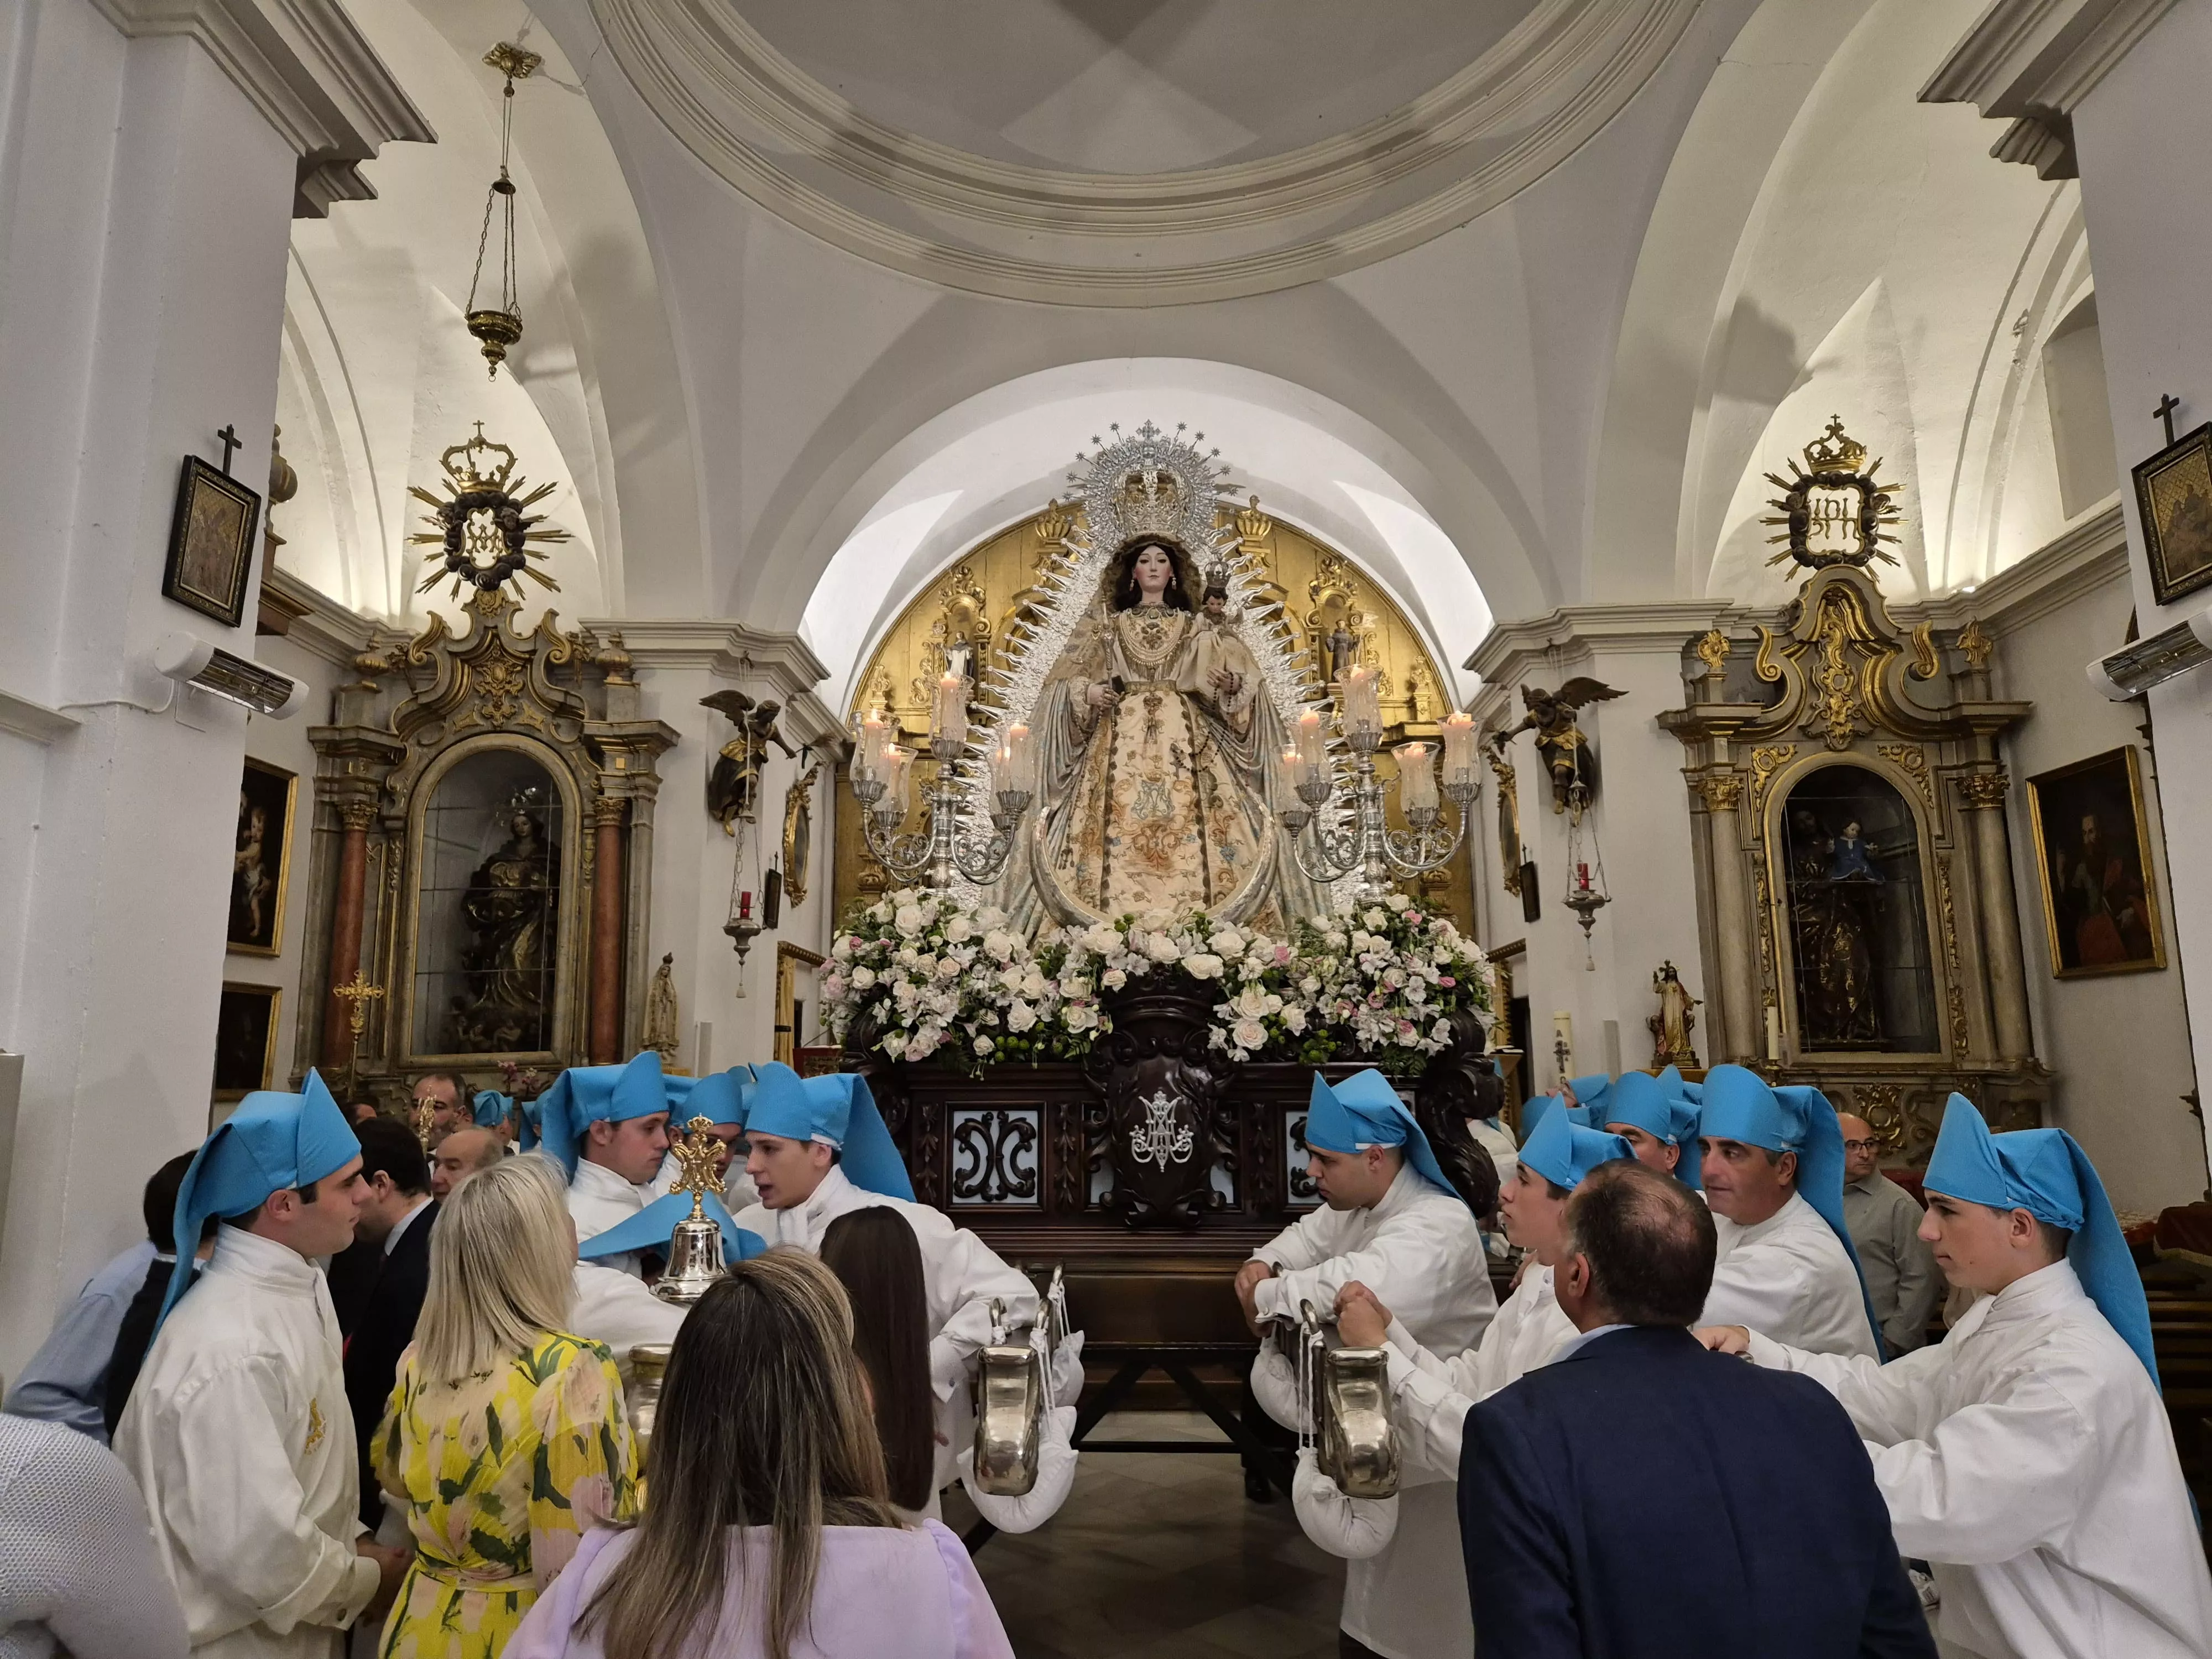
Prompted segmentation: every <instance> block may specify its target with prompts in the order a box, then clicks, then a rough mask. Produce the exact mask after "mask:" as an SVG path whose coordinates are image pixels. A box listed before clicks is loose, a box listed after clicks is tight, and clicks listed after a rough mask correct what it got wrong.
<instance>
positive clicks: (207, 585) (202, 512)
mask: <svg viewBox="0 0 2212 1659" xmlns="http://www.w3.org/2000/svg"><path fill="white" fill-rule="evenodd" d="M260 515H261V497H260V496H259V495H256V494H255V493H254V492H253V490H252V489H250V488H248V487H247V486H246V485H245V484H243V483H240V482H239V481H238V480H237V479H236V478H234V477H231V476H230V475H229V474H228V473H226V472H220V471H216V469H215V468H214V467H211V466H210V465H208V464H207V463H206V462H205V461H204V460H202V459H200V458H199V457H198V456H197V455H187V456H185V470H184V475H183V477H181V478H180V479H179V481H178V483H177V513H176V517H175V518H174V519H173V520H171V522H170V526H169V562H168V563H167V566H166V567H164V568H163V569H162V572H161V593H162V597H164V598H165V599H174V600H175V601H176V602H177V603H178V604H179V605H185V606H187V607H189V608H190V609H191V610H194V611H198V612H199V613H200V614H201V615H202V616H204V617H214V618H215V619H216V621H217V622H219V623H222V625H223V626H224V627H226V628H235V627H237V626H238V624H239V621H240V618H241V617H244V616H245V615H246V582H247V580H249V579H250V578H251V577H252V574H253V526H254V525H255V523H256V522H257V521H258V520H259V518H260Z"/></svg>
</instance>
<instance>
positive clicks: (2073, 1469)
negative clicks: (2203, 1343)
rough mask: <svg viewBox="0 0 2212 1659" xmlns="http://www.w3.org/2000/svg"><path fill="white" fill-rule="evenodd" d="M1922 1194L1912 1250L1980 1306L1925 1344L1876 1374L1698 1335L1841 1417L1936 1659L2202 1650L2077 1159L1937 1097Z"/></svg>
mask: <svg viewBox="0 0 2212 1659" xmlns="http://www.w3.org/2000/svg"><path fill="white" fill-rule="evenodd" d="M1926 1190H1927V1193H1928V1199H1929V1208H1928V1214H1927V1216H1926V1218H1924V1219H1923V1222H1922V1224H1921V1237H1923V1238H1924V1239H1926V1240H1927V1241H1928V1242H1929V1243H1930V1244H1932V1245H1933V1246H1934V1247H1935V1250H1936V1263H1937V1265H1938V1266H1939V1267H1942V1270H1943V1274H1944V1277H1945V1278H1946V1279H1948V1280H1950V1282H1951V1283H1952V1284H1954V1285H1963V1286H1966V1287H1968V1288H1970V1289H1972V1290H1975V1291H1980V1292H1982V1293H1983V1295H1982V1299H1981V1300H1980V1301H1978V1302H1977V1303H1976V1304H1974V1305H1973V1307H1972V1309H1971V1310H1969V1311H1968V1312H1967V1314H1966V1316H1965V1317H1964V1318H1962V1319H1961V1320H1960V1322H1958V1323H1957V1324H1956V1325H1954V1326H1953V1327H1952V1328H1951V1330H1950V1332H1949V1334H1948V1335H1947V1336H1946V1337H1945V1338H1944V1340H1942V1342H1941V1343H1939V1344H1937V1345H1936V1346H1935V1347H1932V1348H1921V1349H1917V1350H1915V1351H1914V1352H1911V1353H1908V1354H1906V1355H1905V1356H1904V1357H1903V1358H1899V1359H1898V1360H1896V1361H1895V1362H1893V1364H1887V1365H1878V1364H1875V1363H1874V1362H1873V1361H1871V1360H1869V1359H1866V1358H1841V1357H1838V1356H1836V1355H1832V1354H1816V1353H1808V1352H1804V1351H1803V1350H1802V1349H1796V1348H1791V1347H1786V1346H1784V1345H1782V1344H1780V1343H1778V1342H1775V1341H1773V1340H1770V1339H1768V1338H1766V1337H1764V1336H1761V1335H1758V1334H1754V1333H1752V1332H1749V1331H1747V1330H1745V1329H1743V1328H1741V1327H1735V1328H1723V1329H1709V1330H1705V1331H1702V1332H1700V1333H1699V1335H1700V1336H1701V1337H1702V1338H1703V1339H1704V1340H1705V1343H1706V1345H1707V1346H1711V1347H1715V1348H1718V1349H1721V1350H1723V1352H1730V1353H1746V1354H1748V1356H1749V1357H1750V1358H1752V1359H1753V1360H1754V1361H1755V1362H1757V1363H1758V1364H1762V1365H1766V1366H1769V1367H1771V1368H1774V1369H1778V1370H1793V1371H1801V1372H1802V1373H1804V1374H1805V1375H1807V1376H1810V1377H1812V1378H1814V1380H1815V1381H1816V1382H1818V1383H1820V1384H1821V1385H1822V1386H1823V1387H1825V1388H1826V1389H1828V1391H1829V1392H1830V1393H1832V1394H1833V1395H1835V1396H1836V1398H1837V1399H1838V1401H1841V1402H1842V1404H1843V1406H1844V1410H1846V1411H1848V1412H1849V1413H1850V1416H1851V1421H1852V1422H1853V1424H1854V1425H1857V1429H1858V1431H1859V1432H1860V1434H1862V1435H1863V1436H1864V1437H1865V1438H1866V1441H1867V1450H1868V1453H1869V1455H1871V1456H1872V1458H1873V1459H1874V1469H1875V1484H1876V1485H1877V1486H1880V1487H1881V1493H1882V1496H1883V1498H1885V1499H1886V1500H1887V1503H1888V1504H1889V1512H1890V1520H1891V1524H1892V1525H1893V1528H1895V1530H1896V1534H1897V1543H1898V1547H1899V1550H1901V1551H1902V1552H1903V1553H1905V1554H1906V1555H1908V1556H1911V1557H1916V1558H1919V1559H1925V1560H1926V1561H1927V1562H1928V1563H1929V1565H1930V1567H1931V1568H1932V1569H1933V1570H1934V1572H1935V1577H1936V1587H1937V1589H1938V1591H1939V1594H1940V1596H1941V1607H1940V1611H1939V1613H1938V1615H1937V1620H1936V1635H1937V1638H1938V1639H1939V1641H1940V1642H1941V1644H1942V1646H1943V1648H1944V1649H1945V1650H1946V1651H1947V1652H1948V1653H1951V1654H1961V1655H1968V1654H1970V1655H1976V1656H1980V1659H2203V1656H2204V1655H2206V1654H2212V1575H2208V1574H2207V1572H2206V1571H2205V1565H2204V1551H2203V1543H2202V1541H2201V1540H2200V1538H2199V1536H2198V1534H2197V1522H2196V1517H2195V1516H2194V1515H2193V1514H2192V1513H2191V1508H2190V1501H2189V1491H2188V1488H2187V1486H2185V1484H2184V1483H2183V1480H2182V1476H2181V1465H2180V1462H2179V1459H2178V1458H2177V1457H2176V1456H2175V1455H2174V1448H2173V1436H2172V1431H2171V1429H2170V1428H2169V1426H2168V1424H2167V1419H2166V1412H2165V1410H2164V1408H2163V1407H2162V1406H2161V1405H2160V1400H2159V1391H2158V1368H2157V1362H2156V1360H2155V1358H2154V1356H2153V1354H2152V1352H2151V1338H2150V1310H2149V1306H2148V1303H2147V1302H2146V1301H2145V1299H2144V1297H2143V1290H2142V1278H2141V1277H2140V1275H2139V1274H2138V1273H2136V1267H2135V1264H2134V1261H2132V1259H2131V1258H2130V1255H2129V1252H2128V1248H2127V1242H2126V1240H2125V1239H2124V1237H2122V1236H2121V1233H2120V1226H2119V1221H2118V1218H2117V1217H2115V1216H2114V1215H2113V1213H2112V1205H2111V1203H2110V1202H2109V1201H2108V1200H2106V1196H2105V1189H2104V1185H2103V1183H2102V1182H2100V1181H2099V1180H2098V1178H2097V1172H2096V1170H2095V1169H2094V1168H2093V1167H2092V1166H2091V1164H2090V1163H2089V1160H2088V1158H2087V1155H2086V1154H2084V1153H2083V1152H2082V1151H2081V1148H2080V1147H2079V1146H2076V1145H2075V1142H2074V1139H2073V1138H2072V1137H2071V1136H2070V1135H2069V1134H2067V1133H2065V1131H2063V1129H2025V1130H2021V1131H2018V1132H2016V1133H2011V1134H2002V1135H1992V1134H1991V1133H1990V1131H1989V1127H1988V1125H1987V1124H1985V1123H1984V1121H1982V1115H1981V1114H1980V1113H1979V1112H1978V1111H1977V1110H1975V1109H1974V1107H1973V1105H1972V1103H1970V1102H1968V1101H1967V1100H1966V1098H1965V1097H1962V1096H1960V1095H1953V1096H1952V1097H1951V1098H1950V1101H1949V1103H1948V1105H1947V1106H1946V1107H1945V1109H1944V1114H1943V1127H1942V1133H1940V1135H1939V1136H1938V1137H1937V1139H1936V1151H1935V1153H1934V1155H1933V1156H1932V1157H1931V1158H1929V1163H1928V1175H1927V1179H1926Z"/></svg>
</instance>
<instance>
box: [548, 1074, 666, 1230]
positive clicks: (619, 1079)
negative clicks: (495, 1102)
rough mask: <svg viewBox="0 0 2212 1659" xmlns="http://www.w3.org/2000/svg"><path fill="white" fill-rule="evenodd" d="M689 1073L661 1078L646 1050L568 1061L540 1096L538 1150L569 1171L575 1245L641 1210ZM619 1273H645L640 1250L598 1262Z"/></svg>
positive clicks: (570, 1205)
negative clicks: (610, 1062)
mask: <svg viewBox="0 0 2212 1659" xmlns="http://www.w3.org/2000/svg"><path fill="white" fill-rule="evenodd" d="M694 1086H695V1085H694V1083H693V1080H692V1079H690V1078H671V1077H664V1076H663V1075H662V1074H661V1070H660V1056H659V1054H656V1053H655V1052H654V1051H653V1050H652V1049H650V1048H647V1050H645V1052H644V1053H642V1054H639V1055H638V1056H637V1057H636V1058H635V1059H634V1060H631V1061H630V1062H629V1064H628V1065H626V1066H570V1067H569V1068H568V1070H567V1071H565V1072H563V1073H561V1075H560V1076H559V1077H558V1078H556V1079H554V1082H553V1086H552V1087H551V1088H550V1089H549V1090H547V1091H545V1093H544V1096H542V1097H540V1099H539V1101H538V1129H537V1133H538V1136H539V1137H540V1138H541V1139H542V1143H543V1144H542V1150H543V1151H544V1153H545V1154H546V1156H547V1157H549V1158H552V1159H553V1160H554V1161H555V1162H556V1163H557V1164H560V1165H561V1167H562V1170H565V1171H566V1172H567V1174H568V1214H569V1217H570V1218H571V1219H573V1220H574V1222H575V1224H576V1240H577V1243H586V1242H588V1241H589V1240H591V1239H593V1238H596V1237H598V1236H599V1234H601V1233H603V1232H605V1231H607V1230H608V1229H610V1228H611V1227H619V1226H620V1225H622V1224H623V1222H625V1221H628V1220H629V1218H631V1217H633V1216H635V1214H636V1213H637V1212H639V1211H640V1210H642V1209H643V1208H644V1207H645V1206H646V1205H647V1202H649V1201H650V1199H651V1196H652V1194H650V1193H649V1192H648V1190H647V1186H648V1183H649V1182H651V1181H652V1180H653V1176H655V1175H657V1174H658V1173H659V1170H660V1164H661V1160H662V1158H664V1157H665V1155H666V1154H667V1152H668V1121H669V1116H670V1114H671V1111H672V1110H675V1109H681V1107H682V1106H683V1105H684V1102H685V1101H686V1100H687V1099H688V1098H689V1097H690V1093H691V1091H692V1089H693V1087H694ZM600 1265H602V1266H603V1267H611V1268H613V1269H614V1270H616V1271H617V1272H620V1273H633V1274H638V1273H642V1272H643V1271H644V1253H643V1252H642V1251H631V1252H629V1253H628V1254H627V1255H621V1256H611V1257H608V1258H606V1259H605V1260H604V1261H602V1263H601V1264H600Z"/></svg>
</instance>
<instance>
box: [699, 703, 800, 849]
mask: <svg viewBox="0 0 2212 1659" xmlns="http://www.w3.org/2000/svg"><path fill="white" fill-rule="evenodd" d="M699 701H700V702H701V704H702V705H703V706H704V707H706V708H711V709H713V710H714V711H715V713H717V714H720V715H722V716H723V717H724V718H725V719H726V720H728V721H729V722H730V724H731V725H732V726H736V727H737V728H738V732H737V735H736V736H735V737H733V738H731V739H730V740H729V742H727V743H726V744H723V745H722V747H721V750H720V752H719V753H718V754H717V755H716V756H715V757H714V767H713V769H711V770H710V771H709V772H708V775H707V810H708V811H709V812H710V813H712V814H713V815H714V822H715V823H719V824H720V825H721V826H722V830H723V833H724V834H726V835H728V834H734V833H735V831H734V830H733V829H732V828H731V826H732V824H734V823H736V822H737V821H738V819H739V818H743V819H744V821H745V822H746V823H751V822H752V820H753V817H754V815H755V814H756V812H757V811H758V810H759V805H760V783H761V770H762V769H763V767H764V766H766V765H767V763H768V746H769V744H771V743H772V744H775V746H776V747H777V748H779V749H781V750H783V752H784V753H785V754H786V755H788V756H790V757H792V758H793V759H794V760H795V759H797V758H798V755H799V751H798V750H795V749H793V747H792V746H791V745H790V744H787V743H786V742H785V741H784V738H783V733H782V732H780V731H779V730H777V729H776V724H775V717H776V716H777V715H778V714H781V712H782V710H783V705H782V704H781V703H780V702H775V701H773V700H769V701H767V702H754V701H753V700H752V699H751V698H750V697H749V696H746V695H745V694H744V692H742V691H737V690H726V691H716V692H714V693H713V694H712V695H711V696H704V697H702V698H700V699H699Z"/></svg>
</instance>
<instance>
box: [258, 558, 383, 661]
mask: <svg viewBox="0 0 2212 1659" xmlns="http://www.w3.org/2000/svg"><path fill="white" fill-rule="evenodd" d="M261 585H262V586H263V588H264V590H265V591H267V592H271V593H274V594H276V595H277V596H279V597H281V598H282V599H283V601H284V602H285V605H286V606H287V608H288V609H289V610H291V611H296V612H297V613H298V614H297V615H296V616H295V617H294V618H293V621H292V626H291V629H290V631H289V632H288V633H287V634H286V635H284V637H285V639H286V640H287V641H289V643H291V644H293V645H296V646H298V647H300V648H301V650H302V651H305V652H307V653H308V654H309V655H310V656H315V657H320V658H321V659H323V660H324V661H325V662H331V663H336V664H337V665H338V666H339V667H340V668H351V667H352V666H353V659H355V658H356V656H358V655H360V654H361V653H362V652H364V651H366V650H368V648H369V647H370V646H372V645H376V644H385V643H391V642H393V641H398V640H402V639H404V638H405V637H406V635H404V634H403V633H401V632H400V631H399V630H398V629H392V628H387V627H386V626H385V625H384V624H383V623H380V622H378V621H376V620H375V619H374V617H364V616H362V614H361V613H360V612H358V611H349V610H348V609H347V608H346V607H345V606H343V605H340V604H339V603H338V602H337V600H336V599H332V598H331V596H330V595H329V594H327V593H325V592H323V591H322V589H320V588H319V587H316V586H312V585H311V584H309V583H308V582H307V581H306V580H304V579H303V578H301V577H300V576H297V575H295V574H293V573H292V572H291V571H289V570H286V569H284V568H283V567H282V566H279V567H277V568H274V569H271V570H270V571H269V572H267V573H266V574H264V576H263V577H262V580H261Z"/></svg>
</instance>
